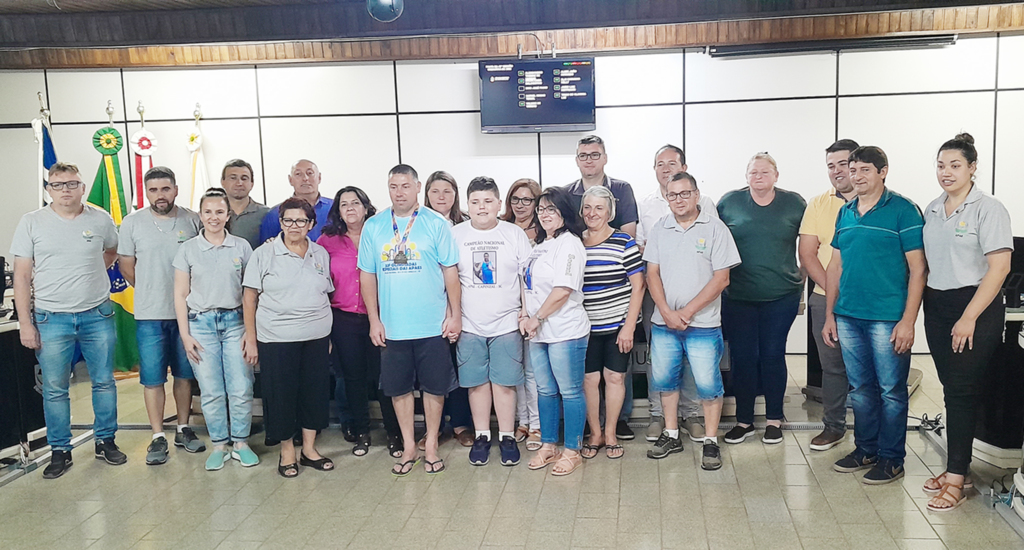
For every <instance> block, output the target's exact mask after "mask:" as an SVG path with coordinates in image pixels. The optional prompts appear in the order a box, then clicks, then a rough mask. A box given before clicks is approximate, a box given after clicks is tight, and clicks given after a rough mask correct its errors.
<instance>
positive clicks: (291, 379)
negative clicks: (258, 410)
mask: <svg viewBox="0 0 1024 550" xmlns="http://www.w3.org/2000/svg"><path fill="white" fill-rule="evenodd" d="M329 342H330V340H329V337H327V336H324V337H323V338H319V339H316V340H307V341H305V342H276V343H267V342H257V343H256V347H257V349H258V351H259V354H260V373H261V380H262V388H263V420H264V425H265V426H266V429H267V435H266V439H267V444H268V445H277V444H278V443H280V442H281V441H285V440H290V439H292V438H293V437H294V436H295V435H297V434H299V433H300V430H302V429H307V430H322V429H324V428H326V427H327V425H328V423H329V422H330V400H331V387H330V383H331V376H330V361H331V358H330V354H329V351H328V349H329V346H330V343H329Z"/></svg>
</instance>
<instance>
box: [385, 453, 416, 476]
mask: <svg viewBox="0 0 1024 550" xmlns="http://www.w3.org/2000/svg"><path fill="white" fill-rule="evenodd" d="M419 461H420V459H419V457H416V458H413V459H410V460H406V461H405V462H396V463H395V465H394V466H392V467H391V475H393V476H396V477H405V476H407V475H409V474H411V473H412V469H413V468H415V467H416V463H417V462H419ZM406 466H408V468H406Z"/></svg>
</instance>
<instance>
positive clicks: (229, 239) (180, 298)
mask: <svg viewBox="0 0 1024 550" xmlns="http://www.w3.org/2000/svg"><path fill="white" fill-rule="evenodd" d="M229 210H230V209H229V207H228V197H227V193H226V192H225V191H224V190H223V189H221V188H219V187H214V188H211V189H208V190H207V191H206V192H205V193H204V194H203V198H201V199H200V200H199V217H200V219H201V220H202V222H203V230H202V231H201V232H200V233H199V235H198V236H197V237H195V238H192V239H190V240H188V241H186V242H185V243H184V244H182V245H181V246H180V247H179V248H178V253H177V255H176V256H175V257H174V311H175V313H176V315H177V318H178V331H179V332H180V333H181V342H182V344H184V347H185V353H186V354H187V355H188V360H189V362H191V363H192V369H193V370H194V371H195V374H196V380H198V381H199V389H200V390H201V391H202V408H203V418H204V419H205V420H206V428H207V429H208V430H209V432H210V440H211V441H212V443H213V452H211V453H210V456H209V457H208V458H207V460H206V469H207V470H220V469H221V468H223V467H224V463H225V462H226V461H228V460H230V459H232V458H234V459H235V460H238V462H239V463H241V464H242V466H246V467H249V466H255V465H257V464H259V463H260V460H259V458H258V457H257V456H256V453H255V452H253V450H252V449H250V448H249V445H248V443H247V440H248V439H249V428H250V426H251V424H252V384H253V372H252V366H251V365H252V363H250V362H247V361H246V359H247V358H246V357H244V356H243V354H242V337H243V335H244V334H245V323H243V322H242V273H243V271H244V270H245V264H246V263H248V262H249V257H250V256H251V255H252V247H250V246H249V243H248V242H247V241H246V240H245V239H242V238H240V237H236V236H234V235H232V234H230V233H228V232H227V231H226V230H225V227H226V225H227V223H228V212H229ZM229 420H230V422H229ZM229 426H230V428H229ZM229 441H230V442H231V449H230V450H229V449H228V448H227V444H228V442H229Z"/></svg>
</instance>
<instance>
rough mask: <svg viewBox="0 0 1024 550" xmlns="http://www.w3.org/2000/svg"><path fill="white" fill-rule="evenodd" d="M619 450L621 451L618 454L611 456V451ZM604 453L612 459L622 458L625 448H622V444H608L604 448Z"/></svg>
mask: <svg viewBox="0 0 1024 550" xmlns="http://www.w3.org/2000/svg"><path fill="white" fill-rule="evenodd" d="M619 451H622V452H621V453H620V454H618V455H616V456H612V453H617V452H619ZM604 453H605V456H607V457H608V458H610V459H612V460H618V459H620V458H622V457H623V455H625V454H626V450H625V449H623V448H622V445H608V448H607V449H605V450H604Z"/></svg>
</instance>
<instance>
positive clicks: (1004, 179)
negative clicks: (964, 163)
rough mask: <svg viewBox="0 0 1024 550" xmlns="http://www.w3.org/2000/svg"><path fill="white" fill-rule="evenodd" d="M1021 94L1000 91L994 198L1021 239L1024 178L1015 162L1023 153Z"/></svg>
mask: <svg viewBox="0 0 1024 550" xmlns="http://www.w3.org/2000/svg"><path fill="white" fill-rule="evenodd" d="M1021 121H1024V91H1016V92H999V118H998V119H997V121H996V125H997V128H998V133H997V135H996V158H997V159H998V162H996V171H995V183H996V186H995V190H996V197H997V198H999V200H1001V201H1003V204H1005V205H1006V207H1007V208H1008V209H1009V210H1010V217H1011V218H1012V221H1013V234H1014V235H1017V236H1022V237H1024V214H1022V208H1021V207H1022V206H1024V175H1021V172H1020V163H1019V162H1018V161H1017V160H1016V159H1017V157H1018V156H1019V155H1020V154H1021V151H1024V124H1021Z"/></svg>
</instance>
